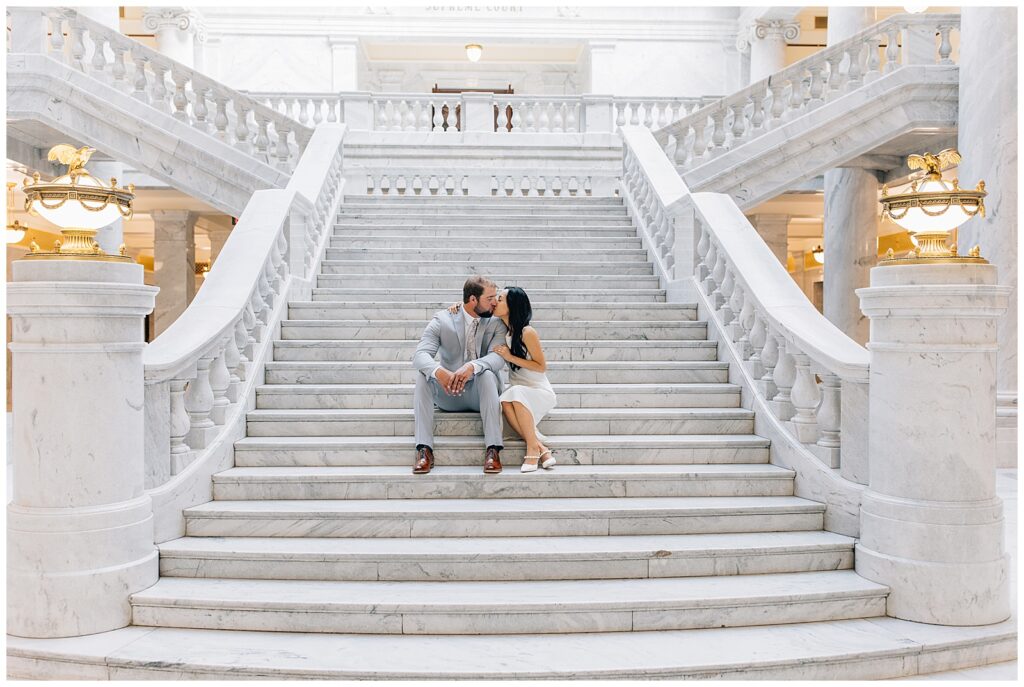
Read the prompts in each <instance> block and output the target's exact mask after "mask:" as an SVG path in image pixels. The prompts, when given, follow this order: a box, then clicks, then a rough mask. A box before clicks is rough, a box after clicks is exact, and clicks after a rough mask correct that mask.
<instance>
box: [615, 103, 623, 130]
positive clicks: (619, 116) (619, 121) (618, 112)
mask: <svg viewBox="0 0 1024 687" xmlns="http://www.w3.org/2000/svg"><path fill="white" fill-rule="evenodd" d="M625 123H626V104H625V103H615V129H616V131H618V130H619V129H621V128H622V127H623V126H624V125H625Z"/></svg>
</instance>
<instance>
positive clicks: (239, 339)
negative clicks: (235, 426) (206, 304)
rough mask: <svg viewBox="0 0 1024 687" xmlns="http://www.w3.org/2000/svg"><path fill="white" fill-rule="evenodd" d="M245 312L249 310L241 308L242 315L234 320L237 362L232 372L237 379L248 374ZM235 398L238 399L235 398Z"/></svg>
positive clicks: (239, 379) (245, 377) (243, 378)
mask: <svg viewBox="0 0 1024 687" xmlns="http://www.w3.org/2000/svg"><path fill="white" fill-rule="evenodd" d="M247 312H249V311H248V308H243V309H242V316H241V317H239V318H238V320H236V321H235V347H236V348H237V349H238V364H237V365H236V366H235V368H234V374H235V375H237V377H238V381H242V380H245V379H248V376H249V366H248V363H249V356H248V354H247V353H246V349H247V348H248V343H249V332H248V330H247V329H246V326H245V323H246V321H247V317H246V313H247ZM253 319H255V318H253ZM235 400H238V399H237V398H236V399H235Z"/></svg>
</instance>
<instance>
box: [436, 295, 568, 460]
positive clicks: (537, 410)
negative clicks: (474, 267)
mask: <svg viewBox="0 0 1024 687" xmlns="http://www.w3.org/2000/svg"><path fill="white" fill-rule="evenodd" d="M460 307H462V306H461V304H456V305H453V306H452V307H451V308H449V310H450V311H451V312H452V314H454V313H457V312H458V311H459V308H460ZM494 317H500V318H501V321H502V322H504V323H505V326H506V327H508V335H507V336H506V339H505V340H506V345H505V346H500V345H499V346H495V347H494V349H493V350H494V351H496V352H497V353H498V355H500V356H501V357H502V358H504V359H505V360H507V361H508V363H509V367H510V368H511V373H510V374H509V387H508V388H507V389H505V392H504V393H503V394H502V395H501V397H500V398H499V399H498V400H499V401H500V402H501V411H502V413H504V415H505V419H506V420H508V423H509V424H510V425H511V426H512V429H514V430H516V432H518V433H519V436H521V437H522V438H523V441H525V442H526V456H525V457H524V458H523V465H522V467H521V468H520V470H521V471H522V472H535V471H536V470H537V465H538V464H539V465H540V467H542V468H544V469H545V470H549V469H551V468H552V467H554V466H555V462H556V461H555V459H554V457H552V456H551V449H549V448H548V447H547V446H545V445H544V443H543V441H542V440H543V439H546V438H547V437H545V436H544V435H543V434H541V433H540V431H538V430H537V425H538V424H540V421H541V419H543V417H544V416H545V415H547V413H548V412H549V411H550V410H551V409H552V408H554V407H555V403H556V399H555V390H554V389H553V388H552V387H551V382H549V381H548V378H547V375H545V374H544V372H545V370H547V367H548V366H547V361H546V360H545V359H544V349H543V348H542V347H541V345H540V336H539V335H538V334H537V330H536V329H534V328H533V327H531V326H530V320H531V319H532V318H533V309H532V308H531V307H530V298H529V297H528V296H527V295H526V292H525V291H523V290H522V289H521V288H519V287H518V286H510V287H508V288H507V289H505V290H504V291H502V292H501V293H500V294H499V295H498V305H497V306H496V307H495V308H494ZM544 456H547V458H544Z"/></svg>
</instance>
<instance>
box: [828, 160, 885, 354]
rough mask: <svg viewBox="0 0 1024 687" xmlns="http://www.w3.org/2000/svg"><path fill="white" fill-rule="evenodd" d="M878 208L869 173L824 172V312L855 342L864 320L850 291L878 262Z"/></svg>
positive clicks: (864, 334) (863, 336) (863, 337)
mask: <svg viewBox="0 0 1024 687" xmlns="http://www.w3.org/2000/svg"><path fill="white" fill-rule="evenodd" d="M878 212H879V209H878V177H876V176H875V173H874V172H872V171H870V170H866V169H860V168H854V167H841V168H837V169H831V170H829V171H827V172H825V241H824V247H825V274H824V277H825V278H824V314H825V317H827V318H828V319H829V320H831V321H832V323H833V324H834V325H836V326H837V327H839V329H841V330H842V331H843V332H844V333H845V334H846V335H847V336H849V337H850V338H851V339H853V340H854V341H856V342H857V343H860V344H863V343H866V342H867V340H868V320H867V318H866V317H865V316H864V313H862V312H861V311H860V306H859V303H858V302H857V295H856V294H855V293H854V291H855V290H856V289H859V288H862V287H865V286H867V285H868V283H869V281H870V274H871V268H872V267H874V266H875V263H876V262H877V261H878Z"/></svg>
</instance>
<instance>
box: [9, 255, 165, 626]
mask: <svg viewBox="0 0 1024 687" xmlns="http://www.w3.org/2000/svg"><path fill="white" fill-rule="evenodd" d="M142 272H143V271H142V265H138V264H135V263H112V262H97V261H89V260H32V259H26V260H18V261H15V262H14V263H13V269H12V277H13V281H12V283H9V284H8V285H7V307H8V313H9V314H10V315H11V317H12V319H13V339H12V340H13V343H11V345H10V347H11V352H12V353H13V364H12V371H13V392H14V393H13V397H14V406H13V418H14V432H13V434H14V436H13V454H14V455H13V464H14V480H13V481H14V484H13V491H14V496H13V500H12V501H11V503H10V504H9V505H8V508H7V632H8V633H9V634H12V635H17V636H19V637H69V636H77V635H87V634H94V633H97V632H105V631H108V630H114V629H117V628H120V627H125V626H126V625H128V624H130V622H131V607H130V606H129V604H128V597H129V595H131V594H133V593H135V592H137V591H140V590H142V589H145V588H146V587H149V586H150V585H152V584H154V583H155V582H156V580H157V577H158V558H157V550H156V546H155V545H154V543H153V515H152V506H151V503H150V498H149V496H148V495H147V494H146V492H145V490H144V482H143V470H144V463H143V454H144V448H143V440H144V434H143V407H144V406H143V397H144V387H143V365H142V350H143V348H144V346H145V343H144V342H143V337H142V326H143V319H144V317H145V316H146V314H147V313H148V312H150V311H151V310H152V309H153V300H154V297H155V295H156V291H157V290H156V289H155V288H153V287H151V286H145V285H144V284H143V282H142V277H143V274H142Z"/></svg>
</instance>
